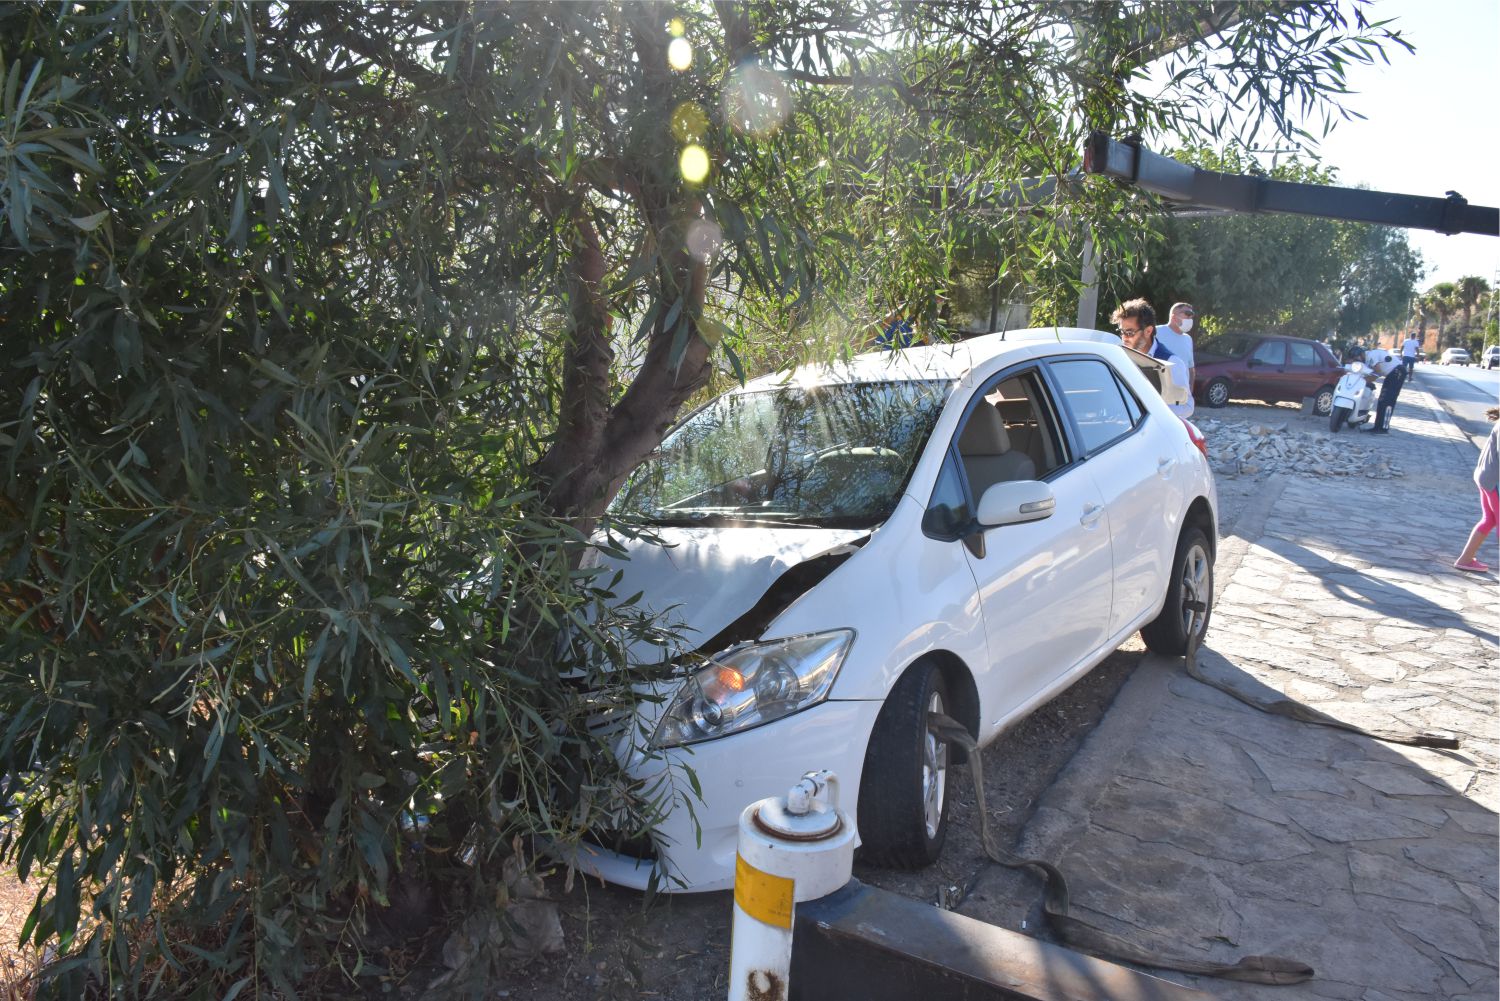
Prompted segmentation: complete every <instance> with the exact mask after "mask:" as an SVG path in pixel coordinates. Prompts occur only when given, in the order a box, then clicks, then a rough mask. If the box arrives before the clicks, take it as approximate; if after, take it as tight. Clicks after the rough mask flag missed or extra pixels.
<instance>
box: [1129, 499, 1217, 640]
mask: <svg viewBox="0 0 1500 1001" xmlns="http://www.w3.org/2000/svg"><path fill="white" fill-rule="evenodd" d="M1211 553H1212V550H1211V549H1210V548H1209V545H1208V536H1206V535H1204V534H1203V529H1201V528H1199V527H1197V526H1196V525H1189V526H1187V527H1186V528H1184V529H1183V530H1182V536H1181V537H1180V538H1179V539H1178V540H1177V553H1176V555H1175V556H1174V557H1173V559H1172V575H1171V577H1170V578H1168V580H1167V600H1166V602H1165V603H1164V604H1163V605H1162V609H1161V614H1160V615H1158V616H1157V617H1156V618H1155V619H1153V620H1152V621H1151V622H1149V623H1147V624H1146V626H1145V627H1144V628H1142V629H1141V639H1143V640H1145V642H1146V647H1147V649H1149V650H1151V651H1153V652H1155V653H1159V654H1164V655H1166V656H1168V657H1181V656H1182V655H1183V654H1185V653H1187V648H1188V640H1189V639H1190V638H1191V637H1197V639H1198V641H1200V642H1201V641H1202V639H1203V634H1204V633H1206V632H1207V631H1208V617H1209V614H1210V613H1211V612H1212V611H1213V603H1214V564H1213V556H1212V555H1211Z"/></svg>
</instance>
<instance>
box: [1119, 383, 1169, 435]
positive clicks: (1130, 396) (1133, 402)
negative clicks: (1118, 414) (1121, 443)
mask: <svg viewBox="0 0 1500 1001" xmlns="http://www.w3.org/2000/svg"><path fill="white" fill-rule="evenodd" d="M1115 383H1116V385H1118V386H1119V387H1120V396H1121V398H1122V399H1124V401H1125V412H1126V413H1128V414H1130V426H1131V427H1140V426H1141V421H1143V420H1145V419H1146V408H1145V407H1143V406H1141V401H1140V400H1137V399H1136V398H1135V394H1134V393H1132V392H1131V391H1130V387H1129V386H1126V385H1124V384H1123V383H1121V382H1120V380H1119V379H1118V378H1116V379H1115ZM1156 388H1157V391H1158V392H1160V391H1161V386H1157V387H1156Z"/></svg>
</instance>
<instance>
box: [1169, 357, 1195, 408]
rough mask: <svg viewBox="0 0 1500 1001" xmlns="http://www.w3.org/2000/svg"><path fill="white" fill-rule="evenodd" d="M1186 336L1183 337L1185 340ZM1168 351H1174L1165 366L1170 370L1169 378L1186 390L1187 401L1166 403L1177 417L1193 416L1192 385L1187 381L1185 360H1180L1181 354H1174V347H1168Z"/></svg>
mask: <svg viewBox="0 0 1500 1001" xmlns="http://www.w3.org/2000/svg"><path fill="white" fill-rule="evenodd" d="M1186 339H1187V338H1183V340H1186ZM1167 350H1168V351H1174V354H1173V355H1172V357H1171V358H1168V359H1167V367H1168V368H1169V369H1170V370H1171V375H1170V378H1171V380H1172V382H1173V383H1174V384H1176V385H1177V386H1179V387H1180V388H1182V389H1183V390H1185V391H1186V392H1187V401H1186V402H1184V403H1168V404H1167V406H1168V407H1169V408H1171V411H1172V413H1174V414H1176V415H1177V416H1178V417H1191V416H1193V387H1192V384H1191V383H1189V382H1188V367H1187V362H1185V361H1183V360H1182V355H1180V354H1176V353H1175V349H1173V348H1171V347H1168V348H1167Z"/></svg>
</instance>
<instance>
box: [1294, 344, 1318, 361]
mask: <svg viewBox="0 0 1500 1001" xmlns="http://www.w3.org/2000/svg"><path fill="white" fill-rule="evenodd" d="M1290 347H1291V349H1292V364H1293V365H1316V364H1317V363H1318V352H1317V351H1316V350H1314V349H1313V346H1312V345H1311V344H1292V345H1290Z"/></svg>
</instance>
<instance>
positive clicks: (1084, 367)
mask: <svg viewBox="0 0 1500 1001" xmlns="http://www.w3.org/2000/svg"><path fill="white" fill-rule="evenodd" d="M1051 368H1052V374H1053V375H1055V376H1056V377H1057V382H1058V385H1059V386H1061V387H1062V394H1063V405H1064V406H1066V407H1067V408H1068V412H1069V413H1070V414H1072V415H1073V421H1074V423H1076V424H1077V425H1078V431H1079V434H1081V435H1082V436H1083V448H1084V451H1085V452H1086V453H1090V454H1092V453H1093V452H1097V451H1098V450H1099V449H1101V448H1103V447H1104V446H1105V445H1108V444H1109V443H1110V442H1112V441H1114V440H1115V439H1116V438H1119V437H1121V436H1122V435H1125V434H1128V433H1129V432H1130V431H1133V430H1134V429H1135V425H1136V421H1135V420H1133V419H1132V418H1131V411H1130V408H1129V407H1128V406H1127V405H1126V403H1125V397H1124V396H1123V395H1122V394H1121V392H1120V385H1119V383H1118V382H1116V381H1115V376H1114V373H1113V372H1111V371H1110V368H1109V366H1108V365H1106V364H1105V363H1104V362H1102V361H1096V360H1094V359H1092V358H1080V359H1076V360H1073V361H1059V362H1053V363H1052V365H1051ZM1137 407H1139V404H1137Z"/></svg>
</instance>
